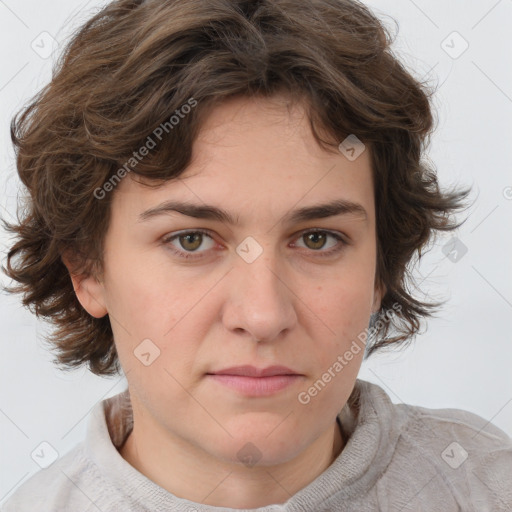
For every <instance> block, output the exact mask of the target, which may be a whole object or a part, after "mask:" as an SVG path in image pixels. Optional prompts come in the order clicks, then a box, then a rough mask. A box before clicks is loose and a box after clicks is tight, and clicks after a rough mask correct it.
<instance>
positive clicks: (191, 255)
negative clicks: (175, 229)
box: [162, 228, 348, 259]
mask: <svg viewBox="0 0 512 512" xmlns="http://www.w3.org/2000/svg"><path fill="white" fill-rule="evenodd" d="M197 233H200V234H202V235H206V236H208V237H210V238H212V239H213V237H212V236H211V233H210V232H209V231H207V230H204V229H200V228H199V229H194V230H191V231H181V232H179V233H177V234H173V235H172V236H166V237H164V238H163V239H162V242H163V243H164V244H165V245H167V246H169V248H170V250H171V251H172V252H173V253H174V254H176V255H177V256H179V257H181V258H184V259H199V258H203V256H201V255H202V254H203V253H202V252H199V253H197V254H196V253H195V252H186V251H180V250H179V249H176V248H175V247H173V246H172V245H171V242H172V241H174V240H175V239H177V238H180V237H182V236H186V235H193V234H197ZM310 233H325V234H327V235H329V236H332V237H333V238H334V239H336V240H337V241H338V242H341V243H340V244H338V245H336V246H335V247H334V248H331V249H329V250H327V251H320V250H319V251H315V250H313V249H311V250H310V251H311V252H313V253H318V254H317V256H319V257H321V258H322V257H329V256H333V255H334V254H337V253H339V252H340V251H342V250H343V249H344V248H345V246H346V245H348V242H347V241H346V240H345V239H344V238H343V237H341V236H340V235H338V234H337V233H334V232H332V231H327V230H325V229H314V228H313V229H307V230H305V231H302V232H301V233H300V234H299V236H298V237H297V239H299V238H301V237H303V236H304V235H306V234H310Z"/></svg>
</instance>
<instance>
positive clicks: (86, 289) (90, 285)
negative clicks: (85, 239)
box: [62, 256, 108, 318]
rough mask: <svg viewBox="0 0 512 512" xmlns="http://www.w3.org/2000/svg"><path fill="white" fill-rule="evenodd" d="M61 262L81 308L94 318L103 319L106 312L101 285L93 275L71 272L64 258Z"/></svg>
mask: <svg viewBox="0 0 512 512" xmlns="http://www.w3.org/2000/svg"><path fill="white" fill-rule="evenodd" d="M62 262H63V263H64V265H65V266H66V268H67V269H68V272H69V276H70V278H71V282H72V283H73V289H74V290H75V295H76V297H77V299H78V301H79V302H80V304H81V305H82V307H83V308H84V309H85V310H86V311H87V312H88V313H89V314H90V315H91V316H93V317H94V318H102V317H104V316H105V315H106V314H107V313H108V310H107V308H106V305H105V300H104V288H103V284H102V283H100V282H99V281H98V280H97V279H96V277H94V276H93V275H83V274H77V273H75V272H73V271H72V270H71V265H70V263H69V261H68V260H67V258H65V257H64V256H63V257H62Z"/></svg>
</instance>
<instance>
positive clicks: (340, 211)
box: [139, 199, 368, 225]
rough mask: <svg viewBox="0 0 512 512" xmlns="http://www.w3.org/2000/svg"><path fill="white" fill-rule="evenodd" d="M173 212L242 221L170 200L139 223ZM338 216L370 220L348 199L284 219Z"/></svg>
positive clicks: (215, 209)
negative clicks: (352, 216) (359, 217)
mask: <svg viewBox="0 0 512 512" xmlns="http://www.w3.org/2000/svg"><path fill="white" fill-rule="evenodd" d="M172 212H177V213H181V214H182V215H187V216H188V217H194V218H196V219H205V220H214V221H219V222H222V223H225V224H230V225H236V224H238V223H239V220H240V216H239V215H236V216H234V215H232V214H231V213H229V212H227V211H226V210H223V209H222V208H219V207H217V206H213V205H198V204H193V203H187V202H182V201H175V200H169V201H165V202H163V203H161V204H159V205H158V206H155V207H154V208H150V209H149V210H146V211H144V212H142V213H141V214H140V215H139V222H144V221H147V220H149V219H151V218H154V217H156V216H158V215H164V214H168V213H172ZM337 215H356V216H362V217H363V218H364V220H365V221H367V220H368V214H367V212H366V210H365V209H364V207H363V206H362V205H361V204H359V203H354V202H352V201H348V200H346V199H337V200H334V201H330V202H328V203H324V204H317V205H312V206H306V207H304V208H298V209H296V210H292V211H290V212H288V213H287V214H286V215H285V216H284V217H283V222H284V223H287V224H288V223H289V224H293V223H298V222H304V221H307V220H314V219H324V218H327V217H335V216H337Z"/></svg>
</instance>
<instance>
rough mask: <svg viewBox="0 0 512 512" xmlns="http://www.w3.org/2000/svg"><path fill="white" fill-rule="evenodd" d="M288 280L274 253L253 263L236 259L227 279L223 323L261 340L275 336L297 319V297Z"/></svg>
mask: <svg viewBox="0 0 512 512" xmlns="http://www.w3.org/2000/svg"><path fill="white" fill-rule="evenodd" d="M265 252H266V253H269V252H270V250H268V249H267V251H265ZM289 281H290V278H289V277H288V276H287V275H285V272H284V271H283V267H282V265H279V264H278V262H277V261H276V259H275V257H271V256H268V255H265V253H264V254H262V255H261V256H260V257H259V258H257V259H256V260H255V261H253V262H252V263H247V262H246V261H244V260H242V259H241V258H240V259H239V260H237V261H236V262H235V268H234V269H233V270H232V271H231V272H230V273H229V283H227V285H228V287H229V288H228V292H227V299H226V302H225V304H224V308H223V315H222V316H223V323H224V325H225V327H226V328H227V329H228V330H229V331H230V332H235V333H237V334H239V335H240V336H245V337H246V338H248V339H252V340H257V341H260V342H261V341H269V342H270V341H273V340H276V339H277V338H278V337H279V336H282V335H283V334H284V333H285V332H287V331H290V330H291V329H292V328H293V327H294V325H295V324H296V322H297V315H296V309H295V304H296V300H298V299H297V297H296V295H295V294H294V292H293V289H292V286H291V285H292V283H290V282H289Z"/></svg>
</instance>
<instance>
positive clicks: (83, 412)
mask: <svg viewBox="0 0 512 512" xmlns="http://www.w3.org/2000/svg"><path fill="white" fill-rule="evenodd" d="M366 3H367V5H369V6H370V7H372V8H373V9H374V12H375V13H376V14H377V15H379V17H381V18H382V19H383V20H384V22H385V24H386V25H388V26H389V27H391V29H392V30H393V31H394V30H395V25H394V24H393V23H392V21H391V18H394V19H396V20H397V22H398V25H399V33H398V37H397V40H396V43H395V46H394V48H395V51H396V53H397V54H398V55H399V56H400V58H401V59H402V61H403V62H405V64H406V65H407V67H408V68H409V69H410V70H411V71H412V72H413V74H414V75H415V76H416V77H418V78H420V79H422V80H425V81H428V82H429V83H438V84H439V88H438V92H437V93H436V95H435V99H434V107H435V108H436V109H437V117H438V120H439V122H438V128H437V132H436V134H435V136H434V137H433V138H432V144H431V147H430V149H429V157H430V159H431V160H433V161H434V162H435V164H436V166H437V169H438V173H439V177H440V180H441V183H442V185H444V186H449V185H452V184H456V183H457V184H460V185H467V184H470V185H473V189H474V190H473V194H472V198H475V197H476V203H475V205H474V206H473V207H472V208H471V209H470V210H469V211H468V212H467V214H466V215H469V218H468V221H467V222H466V224H465V225H464V226H463V227H462V228H460V230H459V231H458V232H457V233H456V234H455V236H456V237H457V238H458V240H459V245H458V247H459V248H460V247H462V248H463V249H464V251H467V252H465V253H464V254H463V256H462V257H460V258H459V259H458V261H456V262H453V261H451V260H450V259H449V258H447V257H446V255H445V253H444V252H443V247H444V246H445V244H447V243H449V241H450V239H451V238H452V236H454V235H453V234H450V235H449V236H444V237H440V238H439V240H438V242H437V244H436V245H435V246H434V247H433V248H432V250H431V251H430V252H429V253H428V254H427V256H426V257H425V258H424V260H423V261H422V262H421V264H420V266H419V268H418V270H417V272H416V273H415V275H416V278H417V283H418V284H419V285H420V288H421V290H418V291H417V292H416V293H417V295H418V296H419V297H423V296H424V295H428V296H429V297H430V298H432V299H447V300H448V302H447V303H446V305H445V307H444V309H443V310H442V312H441V314H439V316H438V317H437V318H435V319H433V320H431V321H429V322H428V330H426V332H424V333H423V334H422V335H420V336H419V337H418V338H416V340H415V342H414V344H413V346H411V347H410V348H408V349H407V350H403V351H401V352H395V353H390V354H382V355H376V356H372V358H371V359H369V360H368V361H365V362H364V363H363V367H362V370H361V373H360V375H359V377H360V378H362V379H366V380H369V381H372V382H375V383H377V384H379V385H380V386H382V387H383V388H384V389H385V390H386V391H387V392H388V393H389V395H390V396H391V398H392V400H393V402H395V403H407V404H412V405H421V406H423V407H429V408H434V409H435V408H457V409H465V410H469V411H471V412H474V413H476V414H479V415H480V416H483V417H484V418H485V419H487V420H489V421H492V422H493V423H494V424H495V425H497V426H498V427H500V428H501V429H503V430H504V431H505V432H506V433H507V434H508V435H512V379H511V373H510V372H511V368H512V343H511V336H510V332H511V328H512V277H511V276H512V272H511V258H510V255H511V249H512V237H511V236H510V233H511V228H512V172H511V164H512V144H511V142H510V141H511V135H512V129H511V119H512V65H511V64H512V62H511V56H512V51H511V50H512V44H511V39H510V27H511V26H512V0H500V1H496V0H480V1H478V2H477V1H467V0H459V1H454V0H452V1H445V0H435V1H434V0H429V1H428V2H427V1H426V0H415V1H412V0H399V1H397V0H393V1H392V0H381V1H377V0H372V1H369V2H366ZM103 4H104V2H99V1H97V0H91V1H89V2H86V1H84V0H82V1H79V0H50V1H47V2H39V1H37V0H23V1H18V2H15V1H14V0H0V52H1V53H0V55H1V67H0V173H1V174H0V191H1V197H0V210H1V215H2V216H4V217H6V218H7V219H10V220H12V219H13V218H14V215H15V212H16V198H17V194H18V193H19V190H20V189H19V182H18V178H17V175H16V172H15V166H14V152H13V150H12V147H11V143H10V137H9V122H10V119H11V118H12V116H13V114H14V113H15V112H16V111H17V110H19V109H20V108H21V107H22V105H23V104H24V103H25V102H26V101H27V100H28V99H29V98H30V97H31V96H32V95H33V94H34V93H35V92H37V91H38V90H39V89H40V88H41V87H42V86H44V85H45V84H46V83H47V82H48V81H49V80H50V78H51V66H52V62H53V60H54V57H55V54H54V55H53V56H48V55H46V54H45V52H47V51H48V49H49V48H50V46H49V43H50V41H51V38H54V39H55V44H54V47H53V49H55V50H56V51H57V52H58V51H59V49H61V48H62V44H63V42H64V41H65V40H66V38H67V36H68V35H69V33H70V31H71V30H72V29H73V28H75V27H76V26H78V25H79V24H81V23H83V22H84V21H85V20H86V19H87V18H89V17H90V16H91V15H92V14H93V13H95V12H96V10H97V9H98V8H99V7H100V6H101V5H103ZM390 17H391V18H390ZM454 32H456V33H454ZM42 33H43V34H42ZM41 34H42V35H41ZM50 36H51V37H50ZM466 47H467V48H466ZM34 48H35V49H37V51H36V50H35V49H34ZM38 52H39V53H38ZM0 235H1V238H0V243H1V249H2V262H4V261H5V260H4V258H5V250H6V247H7V245H8V238H7V236H6V234H5V233H3V232H2V233H0ZM461 244H463V245H461ZM464 251H462V252H464ZM445 252H449V251H446V249H445ZM462 252H459V255H460V254H462ZM7 283H8V282H7V280H6V279H5V277H4V276H2V277H1V278H0V284H2V285H5V284H7ZM0 308H1V309H0V321H1V325H2V337H1V356H2V357H1V358H0V392H1V395H0V439H1V443H2V446H1V451H0V453H1V457H2V460H1V468H2V470H1V473H0V504H1V503H2V501H4V500H5V498H6V497H7V496H9V495H10V494H11V493H12V492H13V491H14V489H15V488H16V487H17V486H18V485H20V484H21V483H22V482H24V481H25V480H26V479H27V478H28V477H29V476H30V475H31V474H33V473H34V472H36V471H37V470H39V466H38V464H37V463H36V462H35V460H34V459H36V457H34V459H33V458H32V457H31V454H32V453H33V452H34V450H36V449H40V448H38V447H39V446H40V444H41V443H42V442H47V443H49V444H50V445H51V446H52V447H53V449H55V450H56V452H57V453H58V454H60V455H62V454H64V453H65V452H67V451H68V450H69V449H70V448H72V447H73V446H74V445H75V444H76V443H78V442H79V441H81V440H82V439H83V436H84V434H85V428H86V425H87V418H88V414H89V412H90V410H91V409H92V407H93V406H94V405H95V404H96V403H97V402H98V401H100V400H102V399H104V398H106V397H108V396H111V395H113V394H115V393H118V392H120V391H122V390H123V389H124V388H125V387H126V382H125V380H124V379H123V378H120V377H118V378H115V379H101V378H98V377H95V376H93V375H92V374H90V373H89V372H88V371H86V370H80V371H76V372H73V373H67V374H66V373H63V372H61V371H59V370H57V369H54V367H53V366H52V363H51V355H50V353H49V352H48V351H47V349H46V348H45V345H44V342H43V334H44V331H45V330H47V326H45V325H44V324H43V323H41V322H39V321H37V320H36V319H35V317H34V316H32V315H31V314H30V313H29V312H28V311H26V310H25V309H24V308H23V307H22V306H21V303H20V299H19V297H13V296H8V295H7V294H5V292H2V293H1V294H0ZM46 449H47V450H49V448H48V447H47V448H46ZM47 453H48V452H47Z"/></svg>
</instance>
